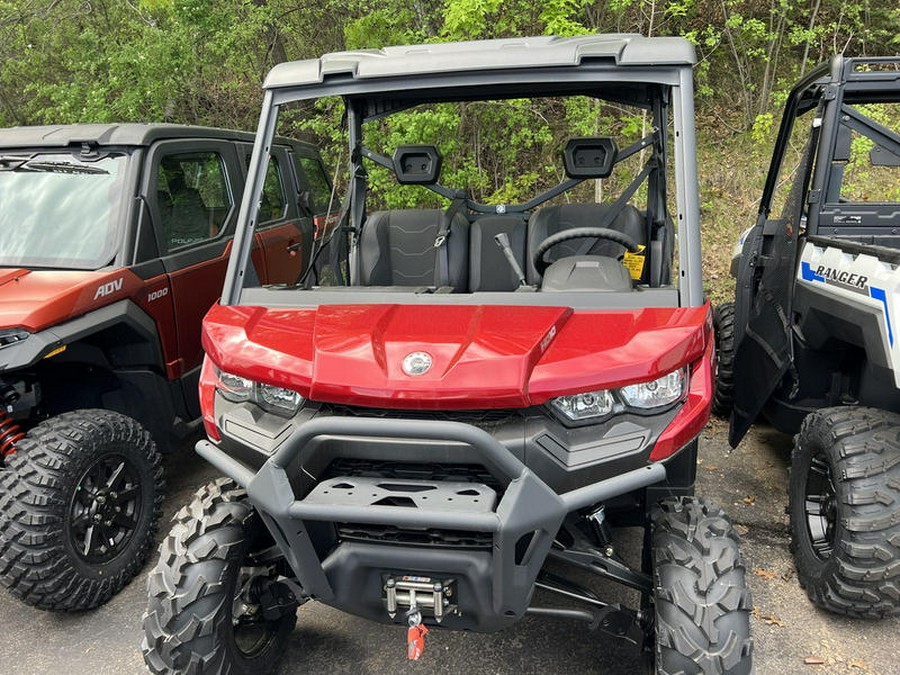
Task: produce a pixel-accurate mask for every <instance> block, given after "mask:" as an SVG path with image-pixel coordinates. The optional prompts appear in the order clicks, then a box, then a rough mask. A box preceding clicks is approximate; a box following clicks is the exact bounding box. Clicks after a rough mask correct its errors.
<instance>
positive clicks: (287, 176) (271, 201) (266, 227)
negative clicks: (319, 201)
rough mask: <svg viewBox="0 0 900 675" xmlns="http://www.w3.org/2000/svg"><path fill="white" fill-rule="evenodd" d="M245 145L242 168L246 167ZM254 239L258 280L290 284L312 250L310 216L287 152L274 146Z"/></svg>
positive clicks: (307, 260) (248, 156) (298, 274)
mask: <svg viewBox="0 0 900 675" xmlns="http://www.w3.org/2000/svg"><path fill="white" fill-rule="evenodd" d="M250 150H251V148H250V147H249V146H247V148H246V151H245V155H244V162H245V164H244V166H245V167H246V166H247V165H249V161H250V155H249V151H250ZM257 222H258V223H259V224H258V225H257V227H256V233H255V235H254V240H255V243H256V245H257V246H258V247H259V250H260V254H259V255H257V256H256V257H255V259H254V260H255V262H256V263H257V265H258V268H261V269H260V281H261V282H262V283H266V284H293V283H295V282H296V281H297V279H299V278H300V275H301V274H302V273H303V270H304V269H306V265H307V264H308V263H309V256H310V253H311V250H312V241H313V236H314V226H313V222H312V214H311V213H310V212H309V211H308V210H307V209H306V208H305V207H304V206H303V204H301V191H300V186H299V185H298V183H297V180H296V176H295V174H294V172H293V169H292V168H291V165H290V159H289V157H288V153H287V149H286V148H285V147H284V146H275V147H274V148H273V149H272V153H271V155H270V157H269V165H268V168H267V169H266V182H265V184H264V186H263V192H262V197H261V199H260V203H259V213H258V216H257Z"/></svg>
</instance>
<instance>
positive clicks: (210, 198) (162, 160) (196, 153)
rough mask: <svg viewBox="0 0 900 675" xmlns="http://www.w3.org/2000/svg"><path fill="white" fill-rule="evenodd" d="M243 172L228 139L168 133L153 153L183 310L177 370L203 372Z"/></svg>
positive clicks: (174, 284) (155, 215) (161, 221)
mask: <svg viewBox="0 0 900 675" xmlns="http://www.w3.org/2000/svg"><path fill="white" fill-rule="evenodd" d="M241 178H242V174H241V171H240V165H239V159H238V156H237V151H236V149H235V148H234V146H233V145H232V144H231V143H229V142H228V141H226V140H213V139H202V140H197V139H194V140H180V139H179V140H166V141H161V142H159V143H157V144H155V145H154V146H153V147H152V148H151V151H150V153H149V157H148V167H147V170H146V171H145V178H144V190H145V197H146V200H147V204H148V210H149V212H150V214H151V218H152V221H153V223H154V229H155V233H156V239H157V245H158V247H159V251H160V259H161V261H162V265H163V269H164V270H165V274H166V275H167V276H168V278H169V287H170V289H171V290H170V294H171V300H172V306H173V309H174V316H175V333H176V341H177V359H176V361H175V362H174V363H171V364H169V370H170V376H171V377H184V376H185V375H188V374H190V376H192V377H193V376H196V375H198V374H199V366H200V363H201V361H202V358H203V349H202V346H201V344H200V327H201V322H202V319H203V316H204V315H205V314H206V311H207V310H208V309H209V308H210V307H211V306H212V305H213V303H215V302H216V301H217V300H218V299H219V297H220V296H221V293H222V285H223V281H224V278H225V268H226V266H227V262H228V254H229V252H230V249H231V240H232V237H233V235H234V224H235V220H236V218H237V210H238V208H237V206H238V205H237V203H236V202H237V200H236V197H235V195H239V194H240V192H239V191H240V189H241V185H240V182H241ZM189 386H190V384H186V387H189ZM188 399H189V402H192V401H193V398H192V397H188ZM193 408H196V402H193V403H192V409H193ZM195 412H196V413H197V414H199V410H197V411H195Z"/></svg>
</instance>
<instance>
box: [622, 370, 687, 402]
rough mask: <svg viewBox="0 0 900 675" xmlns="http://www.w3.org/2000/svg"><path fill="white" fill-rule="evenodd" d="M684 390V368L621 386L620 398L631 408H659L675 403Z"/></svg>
mask: <svg viewBox="0 0 900 675" xmlns="http://www.w3.org/2000/svg"><path fill="white" fill-rule="evenodd" d="M683 391H684V368H680V369H679V370H674V371H672V372H671V373H669V374H668V375H663V376H662V377H661V378H659V379H658V380H653V381H652V382H644V383H642V384H631V385H628V386H627V387H622V388H621V389H620V390H619V393H620V394H621V396H622V400H623V401H624V402H625V403H626V404H627V405H630V406H631V407H633V408H642V409H647V408H660V407H662V406H666V405H669V404H671V403H675V401H677V400H678V399H680V398H681V394H682V392H683Z"/></svg>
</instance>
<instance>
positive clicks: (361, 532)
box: [337, 523, 494, 549]
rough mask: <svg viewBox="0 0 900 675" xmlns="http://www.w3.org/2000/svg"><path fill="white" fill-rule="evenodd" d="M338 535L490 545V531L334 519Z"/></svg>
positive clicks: (454, 545)
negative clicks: (414, 526) (414, 528)
mask: <svg viewBox="0 0 900 675" xmlns="http://www.w3.org/2000/svg"><path fill="white" fill-rule="evenodd" d="M337 530H338V537H339V538H340V539H342V540H344V541H365V542H370V541H375V542H378V543H379V544H397V545H403V546H422V547H429V548H476V549H478V548H486V549H490V548H491V546H492V545H493V541H494V540H493V535H491V533H490V532H465V531H461V530H437V529H428V530H412V529H406V528H400V527H394V526H389V525H387V526H386V525H361V524H358V523H337Z"/></svg>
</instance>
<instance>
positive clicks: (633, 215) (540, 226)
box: [525, 204, 647, 284]
mask: <svg viewBox="0 0 900 675" xmlns="http://www.w3.org/2000/svg"><path fill="white" fill-rule="evenodd" d="M610 208H611V205H610V204H559V205H555V206H547V207H544V208H542V209H538V210H537V211H535V212H534V213H533V214H532V215H531V218H530V220H529V221H528V253H527V258H526V261H525V262H526V267H525V277H526V279H527V280H528V283H530V284H536V283H539V282H540V280H541V275H540V274H538V271H537V270H536V269H535V267H534V262H533V257H534V252H535V251H536V250H537V247H538V246H540V244H541V242H542V241H544V239H546V238H547V237H549V236H550V235H552V234H556V233H557V232H562V231H564V230H569V229H572V228H576V227H600V226H601V223H602V221H603V219H604V216H605V215H606V214H608V213H609V210H610ZM608 227H609V228H610V229H613V230H618V231H619V232H622V233H624V234H627V235H628V236H629V237H631V238H632V239H634V241H635V242H637V243H638V244H642V245H644V246H646V245H647V233H646V226H645V224H644V219H643V217H642V216H641V212H640V211H638V210H637V209H636V208H635V207H634V206H632V205H631V204H626V205H625V206H624V207H623V208H622V210H621V212H620V213H619V214H618V215H617V216H616V217H615V219H613V221H612V223H610V224H609V225H608ZM585 246H587V247H589V251H588V250H585V248H584V247H585ZM588 252H590V254H591V255H599V256H605V257H609V258H621V257H622V255H623V254H624V253H625V247H624V246H622V245H621V244H617V243H615V242H613V241H608V240H604V239H593V238H590V237H587V238H582V239H571V240H569V241H564V242H562V243H560V244H557V245H556V246H554V247H553V248H552V249H550V250H549V251H547V253H546V254H545V259H546V260H548V261H549V262H551V263H552V262H555V261H557V260H559V259H560V258H566V257H569V256H574V255H585V254H586V253H588Z"/></svg>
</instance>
